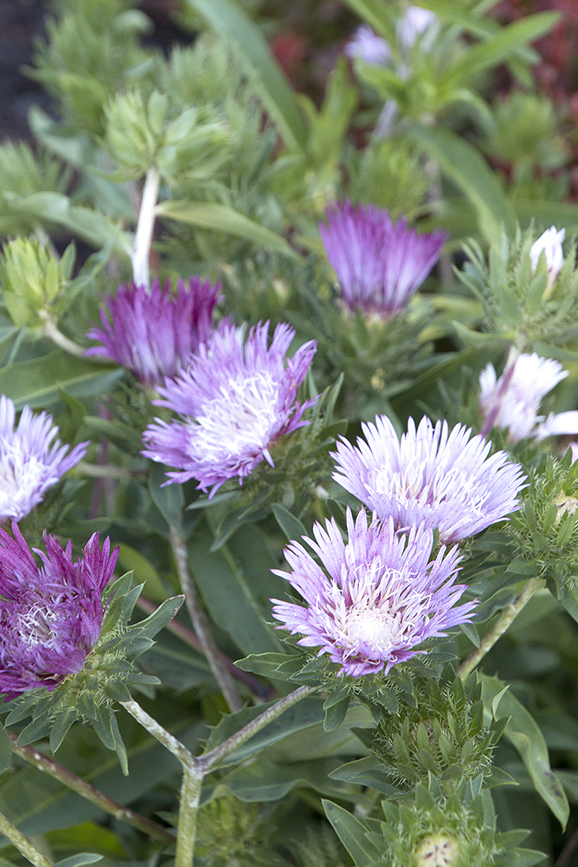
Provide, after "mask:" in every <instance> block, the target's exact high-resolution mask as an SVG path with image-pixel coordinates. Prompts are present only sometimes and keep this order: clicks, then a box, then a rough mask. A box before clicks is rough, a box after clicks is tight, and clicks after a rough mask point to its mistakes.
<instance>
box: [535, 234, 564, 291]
mask: <svg viewBox="0 0 578 867" xmlns="http://www.w3.org/2000/svg"><path fill="white" fill-rule="evenodd" d="M565 235H566V229H560V231H559V232H558V231H557V230H556V226H552V227H551V228H550V229H548V230H547V231H546V232H544V233H543V234H542V235H540V237H539V238H538V240H537V241H535V242H534V243H533V244H532V247H531V248H530V259H531V262H532V270H533V271H536V269H537V268H538V262H539V261H540V256H541V255H542V253H544V256H545V257H546V267H547V270H548V285H549V286H551V285H552V284H553V283H554V282H555V281H556V280H557V278H558V274H559V273H560V271H561V270H562V265H563V264H564V252H563V250H562V241H563V240H564V237H565Z"/></svg>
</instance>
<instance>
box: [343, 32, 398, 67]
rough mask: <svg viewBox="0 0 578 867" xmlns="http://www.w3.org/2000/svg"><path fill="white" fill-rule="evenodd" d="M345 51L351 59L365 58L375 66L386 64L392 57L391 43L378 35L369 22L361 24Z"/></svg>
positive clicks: (365, 61)
mask: <svg viewBox="0 0 578 867" xmlns="http://www.w3.org/2000/svg"><path fill="white" fill-rule="evenodd" d="M344 53H345V56H346V57H349V59H350V60H363V62H364V63H371V64H373V65H374V66H386V65H387V63H388V62H389V60H390V59H391V48H390V47H389V43H388V42H386V40H385V39H383V38H382V37H381V36H378V35H377V33H375V32H374V30H372V28H371V27H370V26H369V24H360V25H359V27H358V28H357V30H356V31H355V33H354V34H353V36H352V37H351V39H350V40H349V42H348V43H347V45H346V46H345V48H344Z"/></svg>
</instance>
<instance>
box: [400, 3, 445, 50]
mask: <svg viewBox="0 0 578 867" xmlns="http://www.w3.org/2000/svg"><path fill="white" fill-rule="evenodd" d="M438 23H439V20H438V17H437V15H436V14H435V12H432V11H431V10H430V9H422V7H421V6H408V7H407V9H406V10H405V12H404V14H403V17H402V18H401V19H400V21H399V23H398V27H397V39H398V42H399V45H400V47H401V49H402V50H403V51H406V52H407V51H409V49H410V48H413V46H414V45H415V44H416V42H418V40H419V39H420V37H422V36H423V35H424V34H425V33H426V31H427V30H430V29H431V30H432V31H434V28H435V32H437V26H436V25H437V24H438Z"/></svg>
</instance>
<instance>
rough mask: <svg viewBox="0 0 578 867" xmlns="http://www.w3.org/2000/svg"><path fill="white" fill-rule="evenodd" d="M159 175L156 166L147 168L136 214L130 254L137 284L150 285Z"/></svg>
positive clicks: (146, 286)
mask: <svg viewBox="0 0 578 867" xmlns="http://www.w3.org/2000/svg"><path fill="white" fill-rule="evenodd" d="M159 184H160V175H159V170H158V169H157V168H156V166H151V168H150V169H149V170H148V172H147V175H146V178H145V183H144V187H143V191H142V200H141V206H140V211H139V215H138V222H137V227H136V233H135V236H134V250H133V253H132V256H131V260H132V271H133V279H134V282H135V284H136V285H137V286H144V287H145V288H146V289H148V288H149V286H150V275H149V254H150V249H151V243H152V239H153V228H154V223H155V208H156V206H157V200H158V195H159Z"/></svg>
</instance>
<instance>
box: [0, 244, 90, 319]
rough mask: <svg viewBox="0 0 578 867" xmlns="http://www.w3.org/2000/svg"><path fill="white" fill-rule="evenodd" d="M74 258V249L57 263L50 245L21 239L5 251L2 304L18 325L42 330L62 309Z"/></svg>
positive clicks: (0, 271) (0, 273)
mask: <svg viewBox="0 0 578 867" xmlns="http://www.w3.org/2000/svg"><path fill="white" fill-rule="evenodd" d="M74 258H75V252H74V247H73V246H72V245H70V246H69V247H67V249H66V251H65V252H64V255H63V257H62V258H61V259H56V258H55V257H54V256H53V255H52V253H51V252H50V250H49V248H48V245H46V246H43V245H42V244H39V242H38V241H36V240H34V239H30V240H29V239H27V238H17V239H16V240H15V241H10V243H9V244H7V245H6V246H5V247H4V251H3V253H2V256H0V282H1V284H2V293H3V299H2V300H3V302H4V305H5V306H6V309H7V310H8V313H9V315H10V317H11V319H12V321H13V322H14V324H15V325H18V326H22V325H26V326H27V327H28V328H39V327H41V326H42V325H43V323H44V321H45V320H46V318H47V316H48V313H49V311H51V312H53V311H54V310H55V309H58V308H59V307H62V302H63V301H64V300H65V293H66V289H67V286H68V283H69V281H70V277H71V273H72V266H73V264H74ZM59 302H60V303H59Z"/></svg>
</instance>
